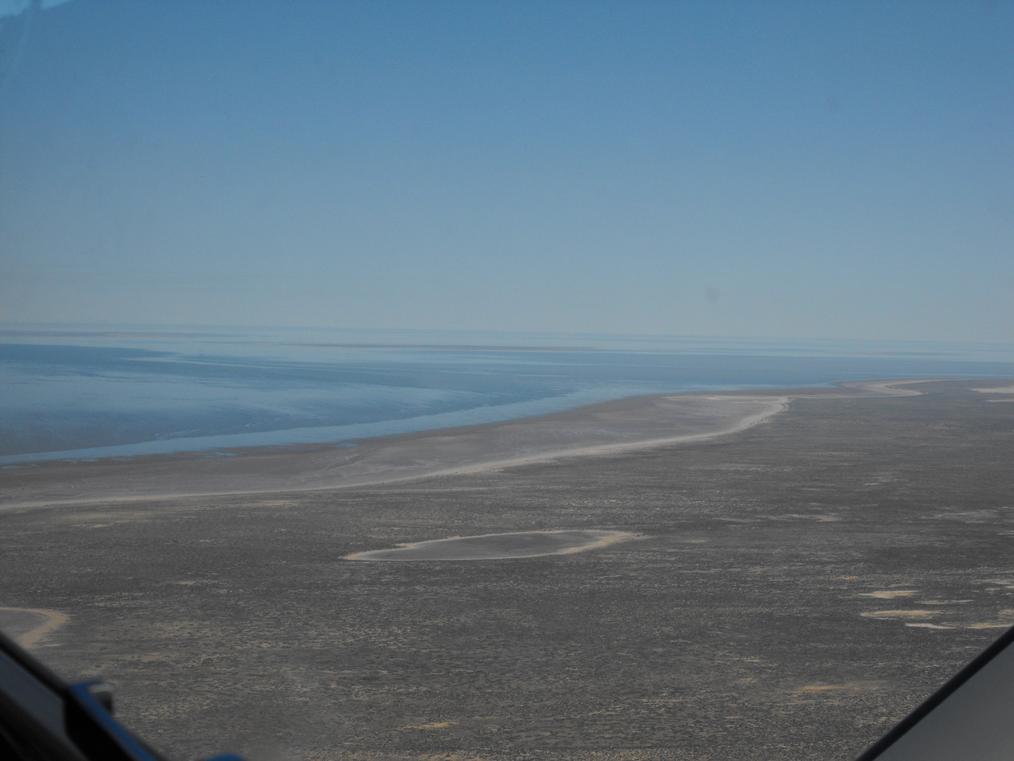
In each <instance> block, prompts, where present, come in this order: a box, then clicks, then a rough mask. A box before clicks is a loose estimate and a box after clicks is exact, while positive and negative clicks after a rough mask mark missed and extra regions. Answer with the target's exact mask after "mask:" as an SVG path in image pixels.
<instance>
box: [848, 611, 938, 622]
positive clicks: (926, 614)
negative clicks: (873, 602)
mask: <svg viewBox="0 0 1014 761" xmlns="http://www.w3.org/2000/svg"><path fill="white" fill-rule="evenodd" d="M941 613H942V611H939V610H920V609H917V608H913V609H909V610H866V611H863V612H862V613H860V614H859V615H861V616H862V617H863V618H875V619H877V620H891V619H901V620H904V619H906V618H933V616H939V615H940V614H941Z"/></svg>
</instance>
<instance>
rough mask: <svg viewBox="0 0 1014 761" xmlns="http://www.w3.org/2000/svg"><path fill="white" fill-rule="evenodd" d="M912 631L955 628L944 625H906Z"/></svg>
mask: <svg viewBox="0 0 1014 761" xmlns="http://www.w3.org/2000/svg"><path fill="white" fill-rule="evenodd" d="M905 626H907V627H909V628H910V629H953V628H954V627H953V626H944V625H943V624H905Z"/></svg>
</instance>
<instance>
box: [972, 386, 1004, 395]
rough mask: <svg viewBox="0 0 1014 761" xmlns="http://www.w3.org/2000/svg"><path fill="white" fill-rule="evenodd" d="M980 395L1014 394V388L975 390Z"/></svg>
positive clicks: (1002, 387) (1001, 387)
mask: <svg viewBox="0 0 1014 761" xmlns="http://www.w3.org/2000/svg"><path fill="white" fill-rule="evenodd" d="M972 391H978V392H979V393H980V394H1014V386H993V387H992V388H973V389H972Z"/></svg>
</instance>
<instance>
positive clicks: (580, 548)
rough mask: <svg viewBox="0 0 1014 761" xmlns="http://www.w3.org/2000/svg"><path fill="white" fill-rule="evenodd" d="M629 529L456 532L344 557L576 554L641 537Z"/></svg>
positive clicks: (504, 557)
mask: <svg viewBox="0 0 1014 761" xmlns="http://www.w3.org/2000/svg"><path fill="white" fill-rule="evenodd" d="M640 538H642V536H641V535H640V534H634V533H631V532H629V531H600V530H590V529H588V530H567V529H559V530H555V531H510V532H505V533H497V534H478V535H476V536H454V537H448V538H445V539H428V540H426V541H422V542H411V543H407V544H400V545H398V546H397V547H393V548H390V549H384V550H367V551H364V552H353V553H351V554H349V555H346V556H344V558H342V559H343V560H373V561H401V562H405V561H412V560H416V561H420V560H421V561H426V560H429V561H434V560H444V561H446V560H518V559H523V558H538V557H547V556H549V555H574V554H576V553H578V552H587V551H589V550H596V549H601V548H602V547H608V546H610V545H613V544H617V543H619V542H629V541H631V540H633V539H640Z"/></svg>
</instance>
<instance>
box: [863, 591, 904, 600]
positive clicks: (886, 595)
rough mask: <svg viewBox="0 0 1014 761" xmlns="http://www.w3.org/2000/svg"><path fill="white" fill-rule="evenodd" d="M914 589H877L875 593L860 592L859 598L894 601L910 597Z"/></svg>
mask: <svg viewBox="0 0 1014 761" xmlns="http://www.w3.org/2000/svg"><path fill="white" fill-rule="evenodd" d="M915 593H916V590H915V589H879V590H877V591H876V592H861V593H860V594H859V595H858V596H859V597H872V598H873V599H874V600H896V599H898V598H899V597H912V596H914V595H915Z"/></svg>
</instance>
